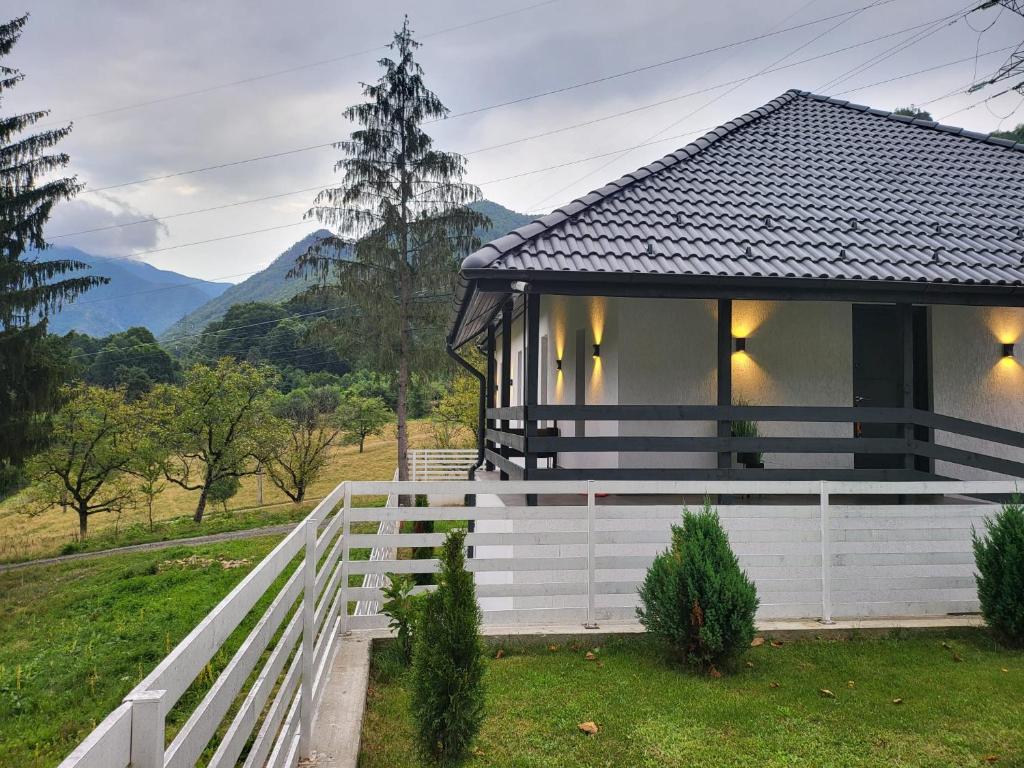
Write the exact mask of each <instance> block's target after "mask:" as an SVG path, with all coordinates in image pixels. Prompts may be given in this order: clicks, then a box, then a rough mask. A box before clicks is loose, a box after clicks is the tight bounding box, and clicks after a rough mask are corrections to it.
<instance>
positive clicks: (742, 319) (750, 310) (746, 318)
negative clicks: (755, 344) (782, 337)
mask: <svg viewBox="0 0 1024 768" xmlns="http://www.w3.org/2000/svg"><path fill="white" fill-rule="evenodd" d="M774 311H775V302H773V301H734V302H733V303H732V335H733V338H737V339H746V338H749V337H750V336H752V335H753V334H754V332H755V331H756V330H757V329H758V328H760V327H761V326H762V325H764V322H765V320H767V319H768V318H769V317H770V316H771V314H772V313H773V312H774Z"/></svg>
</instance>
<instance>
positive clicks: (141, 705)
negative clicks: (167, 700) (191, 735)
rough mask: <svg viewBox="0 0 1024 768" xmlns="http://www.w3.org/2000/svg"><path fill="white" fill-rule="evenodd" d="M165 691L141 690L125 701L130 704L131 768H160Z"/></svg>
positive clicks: (161, 763) (162, 755) (161, 761)
mask: <svg viewBox="0 0 1024 768" xmlns="http://www.w3.org/2000/svg"><path fill="white" fill-rule="evenodd" d="M165 693H166V691H142V692H140V693H136V694H134V695H133V696H130V697H128V698H127V699H125V701H127V702H130V703H131V705H132V746H131V760H132V763H131V764H132V768H163V766H164V718H165V717H166V716H167V713H166V712H165V711H164V704H163V698H164V694H165Z"/></svg>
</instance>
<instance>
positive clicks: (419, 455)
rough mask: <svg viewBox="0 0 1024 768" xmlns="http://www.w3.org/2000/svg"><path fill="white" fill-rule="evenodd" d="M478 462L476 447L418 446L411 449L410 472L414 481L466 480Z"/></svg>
mask: <svg viewBox="0 0 1024 768" xmlns="http://www.w3.org/2000/svg"><path fill="white" fill-rule="evenodd" d="M476 464H477V451H476V449H475V448H416V449H413V450H411V451H409V474H410V476H411V478H412V480H414V481H424V480H465V479H467V477H468V474H467V473H468V472H469V470H470V469H471V468H472V467H474V466H475V465H476Z"/></svg>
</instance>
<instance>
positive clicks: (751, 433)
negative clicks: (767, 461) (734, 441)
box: [731, 400, 764, 469]
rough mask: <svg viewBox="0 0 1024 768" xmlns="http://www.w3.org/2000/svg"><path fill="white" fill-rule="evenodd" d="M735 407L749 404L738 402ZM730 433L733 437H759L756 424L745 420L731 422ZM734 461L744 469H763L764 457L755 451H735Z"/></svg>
mask: <svg viewBox="0 0 1024 768" xmlns="http://www.w3.org/2000/svg"><path fill="white" fill-rule="evenodd" d="M736 405H739V406H745V405H749V403H746V402H744V401H742V400H740V401H737V402H736ZM731 432H732V436H733V437H760V434H759V433H758V431H757V422H756V421H749V420H747V419H740V420H738V421H734V422H732V429H731ZM736 461H737V462H739V463H740V464H742V465H743V466H744V467H745V468H746V469H764V455H763V454H761V453H760V452H757V451H737V453H736Z"/></svg>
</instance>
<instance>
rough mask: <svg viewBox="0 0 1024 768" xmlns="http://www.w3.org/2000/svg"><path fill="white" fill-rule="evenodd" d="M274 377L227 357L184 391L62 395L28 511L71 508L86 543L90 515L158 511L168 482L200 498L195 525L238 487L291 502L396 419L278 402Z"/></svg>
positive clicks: (364, 407) (348, 400)
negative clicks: (258, 478) (351, 447)
mask: <svg viewBox="0 0 1024 768" xmlns="http://www.w3.org/2000/svg"><path fill="white" fill-rule="evenodd" d="M275 378H276V374H275V372H274V371H273V369H271V368H269V367H266V366H256V365H253V364H251V363H248V362H238V361H235V360H232V359H230V358H223V359H221V360H220V361H219V362H218V363H216V364H215V365H213V366H208V365H204V364H198V365H195V366H193V367H192V368H191V369H189V370H188V371H186V372H185V374H184V375H183V378H182V381H181V384H159V385H156V386H154V387H153V388H152V389H151V390H150V391H149V392H148V393H147V394H145V395H144V396H142V397H139V398H136V399H134V400H132V399H129V398H128V397H126V391H125V389H124V388H117V389H110V388H105V387H100V386H96V385H91V384H87V383H84V382H82V383H78V384H75V385H70V386H67V387H65V388H64V390H63V392H62V399H63V405H62V406H61V407H60V409H59V410H58V411H57V412H56V414H55V415H54V417H53V419H52V426H51V435H50V440H49V443H48V445H47V447H46V448H45V449H43V450H42V451H40V452H39V453H37V454H36V455H34V456H33V457H32V458H31V459H30V460H29V462H28V464H27V473H28V475H29V478H30V479H31V480H32V482H33V485H32V487H31V488H30V489H29V491H28V493H27V496H26V511H28V512H30V513H33V512H35V513H38V512H41V511H43V510H46V509H50V508H53V507H55V506H56V507H62V508H66V509H70V510H72V511H74V512H75V513H76V514H77V515H78V521H79V533H80V535H81V536H82V537H83V538H84V537H85V536H86V534H87V532H88V522H89V518H90V517H91V516H92V515H95V514H98V513H102V512H115V513H117V512H120V511H122V510H124V509H125V508H127V507H129V506H139V505H145V507H146V508H147V509H148V512H149V516H150V522H151V523H152V512H153V502H154V499H155V497H156V496H158V495H159V494H160V493H161V492H162V491H163V490H165V489H166V487H167V486H168V484H169V483H173V484H176V485H179V486H180V487H182V488H184V489H186V490H190V491H198V492H199V498H198V501H197V504H196V509H195V514H194V520H195V521H196V522H197V523H198V522H201V521H202V519H203V515H204V513H205V511H206V508H207V505H208V504H209V503H211V502H213V501H226V500H227V499H229V498H231V496H233V495H234V494H235V493H236V492H237V491H238V488H239V484H240V478H242V477H244V476H246V475H250V474H254V473H255V472H257V471H261V470H262V471H265V472H266V475H267V476H268V477H269V479H270V480H271V482H273V484H274V485H275V486H277V487H278V488H279V489H280V490H281V491H282V493H284V494H285V495H286V496H287V497H288V498H289V499H291V500H292V501H294V502H300V501H302V500H303V499H304V498H305V496H306V493H307V491H308V490H309V487H310V485H311V484H312V483H313V482H314V481H315V480H316V479H317V478H318V477H319V476H320V474H321V473H322V472H323V470H324V467H325V466H326V464H327V461H328V458H329V450H330V448H331V447H332V446H333V445H336V444H338V443H341V442H346V443H349V444H355V445H358V446H359V450H360V451H362V449H363V445H364V442H365V440H366V438H367V437H368V436H370V435H377V434H380V433H381V432H382V431H383V430H384V428H385V427H386V426H387V425H388V424H390V423H391V422H392V421H393V418H394V414H393V413H392V412H391V410H390V409H389V408H388V406H387V404H386V403H385V402H384V401H383V400H381V399H380V398H377V397H365V396H363V395H360V394H358V393H356V392H352V391H350V390H345V389H342V388H340V387H336V386H321V387H307V388H299V389H294V390H292V391H290V392H288V393H280V392H278V391H277V390H275V389H274V383H275Z"/></svg>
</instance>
